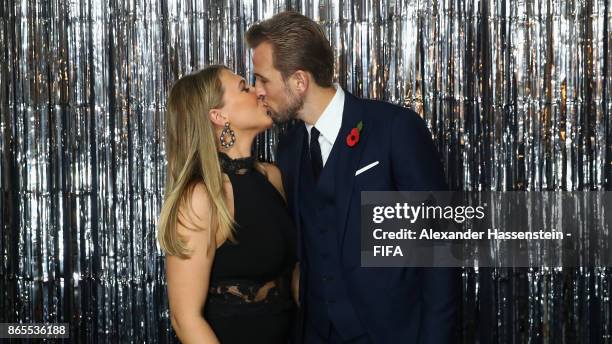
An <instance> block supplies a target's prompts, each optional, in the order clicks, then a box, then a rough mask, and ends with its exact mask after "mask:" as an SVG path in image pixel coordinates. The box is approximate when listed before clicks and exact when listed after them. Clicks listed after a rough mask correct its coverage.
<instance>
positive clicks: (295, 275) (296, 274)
mask: <svg viewBox="0 0 612 344" xmlns="http://www.w3.org/2000/svg"><path fill="white" fill-rule="evenodd" d="M291 294H293V300H295V303H296V304H297V305H298V306H299V305H300V263H299V262H297V263H295V266H294V267H293V272H292V274H291Z"/></svg>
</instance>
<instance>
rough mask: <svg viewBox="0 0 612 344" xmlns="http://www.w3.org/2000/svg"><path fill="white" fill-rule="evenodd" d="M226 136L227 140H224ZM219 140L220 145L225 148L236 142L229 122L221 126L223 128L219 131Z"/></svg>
mask: <svg viewBox="0 0 612 344" xmlns="http://www.w3.org/2000/svg"><path fill="white" fill-rule="evenodd" d="M228 136H229V142H228V141H226V137H228ZM219 140H220V141H221V146H223V148H225V149H228V148H230V147H231V146H233V145H234V143H235V142H236V134H235V133H234V131H233V130H232V129H231V128H230V124H229V122H225V125H224V126H223V130H222V131H221V137H219Z"/></svg>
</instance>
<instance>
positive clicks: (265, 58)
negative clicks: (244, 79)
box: [253, 42, 272, 64]
mask: <svg viewBox="0 0 612 344" xmlns="http://www.w3.org/2000/svg"><path fill="white" fill-rule="evenodd" d="M271 48H272V47H271V45H270V44H269V43H267V42H262V43H261V44H259V45H258V46H257V47H255V49H253V62H254V63H258V64H264V63H266V62H272V61H271V59H272V49H271Z"/></svg>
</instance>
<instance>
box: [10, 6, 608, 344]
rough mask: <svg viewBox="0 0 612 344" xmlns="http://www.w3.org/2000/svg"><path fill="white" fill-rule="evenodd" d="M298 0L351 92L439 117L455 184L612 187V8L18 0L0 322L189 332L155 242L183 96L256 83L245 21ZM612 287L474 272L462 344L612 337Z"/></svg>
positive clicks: (603, 277) (268, 147) (269, 145)
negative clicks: (213, 73)
mask: <svg viewBox="0 0 612 344" xmlns="http://www.w3.org/2000/svg"><path fill="white" fill-rule="evenodd" d="M285 9H293V10H296V11H299V12H301V13H304V14H306V15H307V16H309V17H311V18H313V19H314V20H316V21H318V22H319V23H321V25H322V26H323V27H324V28H325V30H326V33H327V34H328V37H329V39H330V41H331V43H332V45H333V47H334V52H335V56H336V66H335V68H336V69H335V76H336V78H337V80H338V82H339V83H340V84H341V85H343V86H345V87H347V88H348V89H349V90H350V91H351V92H353V93H354V94H357V95H360V96H366V97H371V98H377V99H384V100H387V101H391V102H394V103H398V104H402V105H405V106H409V107H413V108H415V109H416V110H417V111H418V112H419V113H420V114H421V115H422V116H423V117H424V118H425V120H426V121H427V123H428V125H429V127H430V129H431V130H432V133H433V135H434V138H435V141H436V143H437V145H438V147H439V149H440V152H441V153H442V156H443V158H444V162H445V166H446V172H447V175H448V180H449V184H450V185H451V186H452V187H453V188H456V189H463V190H508V191H511V190H528V191H539V190H568V191H573V190H610V189H611V182H612V161H611V156H612V142H611V141H612V133H611V130H612V120H611V119H610V114H611V112H612V102H611V96H610V87H611V86H612V71H611V69H612V53H611V49H612V48H611V47H612V34H611V32H612V5H611V4H610V2H609V1H607V0H576V1H562V0H546V1H538V0H522V1H509V0H508V1H503V0H497V1H479V0H463V1H461V0H457V1H429V0H425V1H416V0H396V1H393V0H386V1H373V0H355V1H298V0H291V1H289V0H287V1H280V0H271V1H266V0H255V1H245V2H238V1H229V0H223V1H206V0H204V1H195V0H193V1H187V0H178V1H158V2H156V1H144V0H126V1H119V0H105V1H97V0H81V1H79V0H73V1H66V0H45V1H40V0H21V1H19V0H4V1H3V2H2V3H1V4H0V18H1V22H0V62H1V64H0V180H1V185H0V228H1V230H2V232H1V235H0V252H1V254H0V262H1V264H0V274H1V277H0V294H1V295H0V310H1V311H0V322H70V324H71V338H72V341H74V342H110V343H114V342H136V343H140V342H172V341H174V340H175V338H174V337H173V334H172V331H171V330H170V329H171V326H170V323H169V312H168V304H167V296H166V293H165V278H164V273H165V267H164V260H163V256H162V254H161V252H160V250H159V248H158V247H157V244H156V240H155V225H156V221H157V216H158V211H159V209H160V206H161V201H162V194H163V181H164V173H165V172H164V169H165V164H164V142H163V128H164V109H165V100H166V97H167V94H168V90H169V87H170V86H171V84H172V82H173V81H175V80H176V79H177V78H178V77H180V76H181V75H183V74H184V73H187V72H190V71H192V70H195V69H197V68H200V67H203V66H205V65H206V64H209V63H224V64H226V65H228V66H229V67H230V68H233V69H234V70H236V71H237V72H238V73H241V74H243V75H245V76H247V77H250V78H251V80H252V66H251V62H250V53H249V51H248V49H246V47H245V42H244V31H245V30H246V28H247V27H248V26H249V25H250V24H252V23H253V22H255V21H257V20H260V19H262V18H267V17H270V16H271V15H273V14H274V13H277V12H279V11H282V10H285ZM282 129H283V128H275V129H273V130H270V131H268V132H266V133H265V134H262V135H261V136H260V137H259V138H258V139H257V145H256V150H257V151H256V153H257V155H258V156H259V158H260V159H262V160H268V161H274V145H275V143H276V141H277V136H278V133H279V131H282ZM581 231H582V235H583V236H584V237H588V236H589V228H588V226H585V227H584V228H582V229H581ZM605 234H606V235H607V234H608V233H605ZM500 249H503V248H500ZM610 288H611V286H610V269H608V268H603V267H602V268H596V269H562V268H541V269H471V268H466V269H464V270H463V298H462V308H461V324H462V326H461V333H460V337H459V338H460V341H461V342H463V343H474V342H482V343H516V342H520V343H525V342H529V343H603V342H610V341H611V337H610V334H611V331H612V329H611V326H612V321H611V319H612V318H611V314H610V312H611V309H610V291H611V290H610Z"/></svg>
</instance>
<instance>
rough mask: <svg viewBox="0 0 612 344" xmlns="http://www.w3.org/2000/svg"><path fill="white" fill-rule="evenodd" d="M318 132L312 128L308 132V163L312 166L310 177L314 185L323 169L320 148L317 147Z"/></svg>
mask: <svg viewBox="0 0 612 344" xmlns="http://www.w3.org/2000/svg"><path fill="white" fill-rule="evenodd" d="M319 134H320V133H319V131H318V130H317V128H315V127H312V129H311V130H310V163H311V164H312V175H313V176H314V179H315V183H316V182H317V181H318V180H319V175H320V174H321V170H322V169H323V158H322V157H321V146H319Z"/></svg>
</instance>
